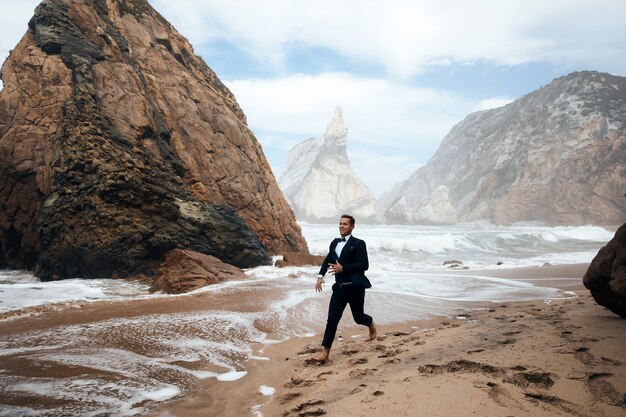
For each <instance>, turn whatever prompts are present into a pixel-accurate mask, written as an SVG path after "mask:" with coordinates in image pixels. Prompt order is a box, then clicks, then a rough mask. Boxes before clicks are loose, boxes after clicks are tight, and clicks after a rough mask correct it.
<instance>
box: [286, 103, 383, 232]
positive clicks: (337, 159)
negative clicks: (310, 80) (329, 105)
mask: <svg viewBox="0 0 626 417" xmlns="http://www.w3.org/2000/svg"><path fill="white" fill-rule="evenodd" d="M347 141H348V129H347V128H346V126H345V124H344V121H343V111H342V109H341V108H340V107H337V109H336V110H335V114H334V115H333V119H332V120H331V122H330V123H329V124H328V127H327V129H326V133H325V134H324V135H323V136H321V137H319V138H317V139H309V140H306V141H304V142H302V143H300V144H298V145H296V146H295V147H293V148H292V149H291V150H290V151H289V153H288V154H287V160H286V162H285V166H284V167H283V172H282V174H281V176H280V182H279V184H280V188H281V189H282V190H283V193H284V194H285V197H287V200H288V201H289V204H290V205H291V207H292V208H293V210H294V212H295V213H296V218H298V219H299V220H306V221H314V222H315V221H321V222H327V221H331V222H335V221H338V218H339V216H340V215H341V214H344V213H348V214H352V215H353V216H355V217H356V218H357V221H367V220H368V219H373V218H374V216H375V214H376V210H375V206H374V204H375V200H374V196H373V195H372V193H371V192H370V191H369V190H368V188H367V187H366V186H365V184H363V182H362V181H361V180H360V179H359V177H358V176H357V175H356V173H355V172H354V171H353V170H352V166H351V165H350V160H349V159H348V153H347V151H346V144H347Z"/></svg>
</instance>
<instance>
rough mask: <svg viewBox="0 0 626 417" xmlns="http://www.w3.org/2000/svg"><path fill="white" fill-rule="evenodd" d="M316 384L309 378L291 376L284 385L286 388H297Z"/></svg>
mask: <svg viewBox="0 0 626 417" xmlns="http://www.w3.org/2000/svg"><path fill="white" fill-rule="evenodd" d="M313 384H315V382H314V381H311V380H309V379H301V378H295V377H291V379H290V380H289V382H287V383H286V384H285V385H284V387H285V388H295V387H310V386H311V385H313Z"/></svg>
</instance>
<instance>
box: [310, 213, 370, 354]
mask: <svg viewBox="0 0 626 417" xmlns="http://www.w3.org/2000/svg"><path fill="white" fill-rule="evenodd" d="M354 223H355V222H354V217H352V216H349V215H347V214H344V215H342V216H341V219H340V220H339V234H341V238H337V239H335V240H333V241H332V242H331V244H330V249H329V251H328V255H327V256H326V259H324V262H323V263H322V267H321V269H320V272H319V275H318V276H317V283H316V284H315V290H316V291H318V292H319V291H322V284H324V275H325V274H326V272H327V271H330V272H331V273H332V274H334V275H335V283H334V284H333V294H332V296H331V297H330V304H329V306H328V321H327V322H326V330H325V331H324V340H323V341H322V347H323V350H322V352H321V353H320V354H319V355H318V356H314V357H312V358H311V359H312V360H314V361H317V362H322V363H323V362H326V361H327V360H328V357H329V356H330V348H331V346H332V345H333V341H334V339H335V333H336V332H337V325H338V324H339V320H341V316H342V314H343V310H344V309H345V308H346V305H347V304H350V310H351V311H352V317H353V318H354V321H355V322H356V323H357V324H361V325H363V326H367V327H368V328H369V337H368V339H367V340H368V341H371V340H374V339H376V326H375V325H374V321H373V320H372V318H371V317H370V316H368V315H367V314H365V313H364V312H363V304H364V302H365V288H369V287H371V285H370V283H369V281H368V279H367V277H365V271H367V268H369V261H368V259H367V248H366V247H365V242H364V241H362V240H361V239H357V238H355V237H354V236H352V230H354Z"/></svg>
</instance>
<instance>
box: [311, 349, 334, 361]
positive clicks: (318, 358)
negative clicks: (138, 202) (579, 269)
mask: <svg viewBox="0 0 626 417" xmlns="http://www.w3.org/2000/svg"><path fill="white" fill-rule="evenodd" d="M329 356H330V349H328V348H326V347H325V348H324V349H322V353H320V354H319V355H317V356H311V360H312V361H315V362H319V363H324V362H326V361H327V360H328V357H329Z"/></svg>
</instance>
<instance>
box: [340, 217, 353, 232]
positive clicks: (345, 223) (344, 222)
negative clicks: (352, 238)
mask: <svg viewBox="0 0 626 417" xmlns="http://www.w3.org/2000/svg"><path fill="white" fill-rule="evenodd" d="M352 229H354V226H352V225H351V224H350V219H348V218H346V217H342V218H341V219H339V234H341V237H345V236H348V235H349V234H351V233H352Z"/></svg>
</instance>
